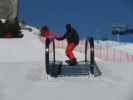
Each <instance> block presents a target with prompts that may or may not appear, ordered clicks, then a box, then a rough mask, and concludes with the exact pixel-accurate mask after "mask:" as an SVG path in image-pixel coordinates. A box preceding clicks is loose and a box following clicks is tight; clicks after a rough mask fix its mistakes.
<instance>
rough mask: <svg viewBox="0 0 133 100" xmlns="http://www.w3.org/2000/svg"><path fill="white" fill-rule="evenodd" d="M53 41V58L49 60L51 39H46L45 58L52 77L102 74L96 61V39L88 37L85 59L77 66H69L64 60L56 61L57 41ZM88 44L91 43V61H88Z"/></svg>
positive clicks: (47, 70) (47, 69)
mask: <svg viewBox="0 0 133 100" xmlns="http://www.w3.org/2000/svg"><path fill="white" fill-rule="evenodd" d="M52 43H53V50H52V52H53V57H52V58H53V60H52V61H50V60H49V45H50V40H49V39H46V41H45V45H46V46H45V60H46V72H47V74H49V75H50V76H52V77H64V76H81V75H90V74H91V75H93V76H95V77H96V76H100V75H101V74H102V72H101V71H100V69H99V67H98V66H97V64H96V61H95V55H94V39H93V38H92V37H91V38H88V39H86V42H85V60H84V61H82V62H78V64H77V65H75V66H69V65H66V64H64V63H63V61H56V58H55V42H54V41H52ZM88 44H89V45H90V61H88V58H87V55H88V50H87V49H88Z"/></svg>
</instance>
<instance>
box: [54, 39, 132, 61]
mask: <svg viewBox="0 0 133 100" xmlns="http://www.w3.org/2000/svg"><path fill="white" fill-rule="evenodd" d="M55 42H56V43H55V48H63V49H65V47H66V45H67V42H66V40H64V41H55ZM84 43H85V40H84V39H83V40H81V42H80V44H79V45H78V47H77V48H76V49H75V51H78V52H81V53H84V51H85V50H84ZM120 45H125V44H123V43H118V42H109V43H108V42H101V41H100V42H99V41H95V57H96V58H99V59H101V60H104V61H111V62H133V54H129V53H128V52H126V51H124V50H120V49H118V48H117V46H120ZM88 49H89V48H88Z"/></svg>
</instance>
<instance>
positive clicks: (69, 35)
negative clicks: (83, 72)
mask: <svg viewBox="0 0 133 100" xmlns="http://www.w3.org/2000/svg"><path fill="white" fill-rule="evenodd" d="M56 39H57V40H63V39H66V40H67V43H68V44H67V47H66V51H65V53H66V56H67V57H68V58H69V60H66V63H68V64H69V65H76V64H77V59H76V57H75V56H74V53H73V50H74V49H75V48H76V46H77V45H78V43H79V35H78V33H77V31H76V30H75V29H74V28H73V27H72V26H71V24H66V32H65V34H64V35H63V36H61V37H58V38H56Z"/></svg>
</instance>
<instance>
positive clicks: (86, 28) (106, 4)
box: [19, 0, 133, 42]
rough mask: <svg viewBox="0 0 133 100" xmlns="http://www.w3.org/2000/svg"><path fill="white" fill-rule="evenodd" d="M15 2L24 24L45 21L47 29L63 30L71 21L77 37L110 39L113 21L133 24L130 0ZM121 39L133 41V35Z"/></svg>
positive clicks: (35, 24)
mask: <svg viewBox="0 0 133 100" xmlns="http://www.w3.org/2000/svg"><path fill="white" fill-rule="evenodd" d="M19 5H20V7H19V17H20V19H22V20H25V21H26V23H27V24H29V25H33V26H42V25H45V24H47V25H48V26H49V28H50V30H51V31H54V32H64V31H65V24H67V23H71V24H73V25H74V27H75V28H76V29H77V31H78V32H79V34H80V36H81V37H86V36H94V37H95V38H101V37H107V38H110V39H111V38H112V35H111V28H112V25H113V24H128V25H129V26H133V12H132V11H133V7H132V5H133V1H132V0H20V4H19ZM129 37H130V38H129ZM121 40H126V41H132V42H133V36H131V35H129V36H125V37H123V36H121Z"/></svg>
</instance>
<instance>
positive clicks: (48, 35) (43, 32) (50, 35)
mask: <svg viewBox="0 0 133 100" xmlns="http://www.w3.org/2000/svg"><path fill="white" fill-rule="evenodd" d="M41 36H42V37H45V38H46V39H50V38H53V37H54V36H55V34H54V33H53V32H49V29H48V27H47V25H45V26H43V27H42V28H41Z"/></svg>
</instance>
